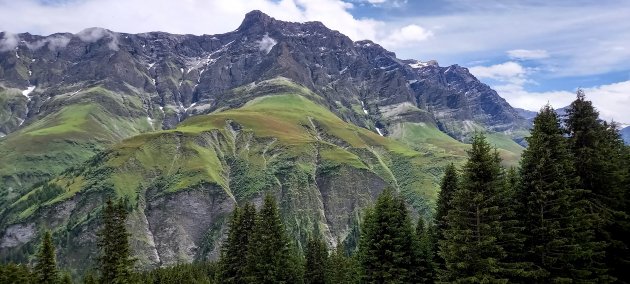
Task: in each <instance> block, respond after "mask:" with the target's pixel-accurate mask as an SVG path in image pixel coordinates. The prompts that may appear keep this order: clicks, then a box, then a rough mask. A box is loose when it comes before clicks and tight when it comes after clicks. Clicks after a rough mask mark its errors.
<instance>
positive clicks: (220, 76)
mask: <svg viewBox="0 0 630 284" xmlns="http://www.w3.org/2000/svg"><path fill="white" fill-rule="evenodd" d="M6 36H8V35H7V34H4V33H0V38H4V37H6ZM17 37H18V39H19V43H18V44H17V47H15V48H14V49H10V50H5V51H2V52H0V137H2V138H0V256H1V258H2V260H6V261H8V260H13V261H26V260H27V259H29V257H30V256H32V255H33V254H35V252H36V249H37V247H38V244H39V243H40V240H41V239H42V237H43V236H44V231H45V230H50V231H51V232H52V239H53V240H54V242H55V243H56V244H59V245H58V246H57V248H58V252H57V253H58V260H59V263H60V265H62V266H64V267H73V268H76V269H79V270H85V269H88V268H89V267H90V266H91V265H93V264H94V261H95V260H94V258H93V255H94V254H95V251H96V246H95V243H96V240H97V232H98V228H99V226H100V222H101V219H100V215H101V211H102V210H103V208H104V207H103V205H104V204H105V201H106V200H107V199H109V198H112V199H117V198H123V200H124V201H125V206H126V207H127V208H128V210H129V212H130V213H129V216H128V219H127V223H126V227H127V228H128V230H129V232H130V244H131V250H132V251H133V252H134V253H133V255H134V256H135V257H136V258H137V259H138V261H137V262H136V265H137V266H139V267H141V268H152V267H158V266H168V265H173V264H177V263H185V262H192V261H194V260H205V259H216V258H217V257H218V256H219V252H220V245H221V243H222V242H223V241H224V240H225V238H226V237H227V235H226V232H227V228H228V222H229V219H230V216H231V212H232V210H233V209H234V208H235V206H236V205H237V204H244V203H245V202H253V203H254V204H255V205H257V207H260V206H261V204H262V203H263V199H264V196H265V194H267V193H269V194H271V195H272V196H274V197H275V199H276V200H278V203H279V210H280V213H281V217H282V220H283V221H284V222H285V224H287V229H288V232H289V235H290V237H292V238H293V239H295V240H297V243H296V245H297V246H299V247H303V246H305V245H306V243H307V239H308V237H309V236H310V234H311V232H312V231H313V230H314V229H315V230H316V231H317V232H320V233H321V236H322V237H323V239H324V241H325V242H326V243H327V244H329V245H335V244H337V242H338V241H339V242H343V243H344V244H346V246H347V247H350V248H353V247H356V246H357V244H358V235H359V223H360V221H361V220H362V218H363V217H364V216H363V215H364V211H363V209H364V208H365V207H366V206H368V205H370V204H372V203H373V202H374V201H375V200H376V198H377V196H378V195H379V194H380V193H381V192H382V191H383V190H384V189H385V188H391V189H393V190H394V191H396V192H398V193H400V195H401V196H402V197H403V198H404V200H405V201H406V203H407V204H408V205H409V209H410V211H411V212H412V214H413V215H414V216H421V217H422V218H424V219H426V220H429V218H431V216H432V215H433V212H434V210H435V209H434V207H435V203H436V199H437V195H438V189H439V183H440V179H441V178H442V175H443V171H444V170H443V169H444V167H445V166H446V165H448V164H450V163H451V162H452V163H455V164H456V165H461V164H462V163H463V162H464V160H465V159H466V150H467V149H469V148H470V145H469V144H468V143H470V142H471V141H472V137H473V136H474V134H475V133H476V132H484V133H485V135H486V139H487V140H488V142H489V144H490V145H492V146H494V147H497V148H498V151H499V154H500V155H501V157H502V158H503V160H504V163H506V164H508V165H515V164H516V163H517V162H518V159H519V158H520V155H521V152H522V151H523V150H524V148H523V146H522V145H525V144H526V142H525V141H524V137H525V136H526V135H527V134H528V128H529V126H530V123H531V121H529V122H528V118H530V117H522V116H521V114H519V111H518V110H516V109H514V108H512V107H511V106H510V105H509V104H508V103H507V102H506V101H505V100H504V99H503V98H501V97H500V96H499V95H498V94H497V93H496V92H495V91H494V90H492V89H491V88H490V87H488V86H487V85H485V84H483V83H481V82H480V81H479V80H477V79H476V78H475V77H474V76H473V75H471V74H470V73H469V71H468V69H466V68H464V67H461V66H458V65H452V66H445V67H442V66H440V65H439V64H438V63H437V62H435V61H432V60H427V61H420V60H412V59H400V58H397V57H396V54H394V53H393V52H390V51H388V50H386V49H384V48H383V47H381V46H380V45H378V44H377V43H374V42H371V41H352V40H351V39H350V38H348V37H347V36H345V35H343V34H341V33H339V32H337V31H334V30H330V29H328V28H327V27H325V26H324V25H323V24H322V23H319V22H306V23H293V22H284V21H279V20H276V19H274V18H271V17H269V16H267V15H266V14H264V13H262V12H260V11H252V12H250V13H248V14H247V15H246V16H245V19H244V20H243V22H242V24H241V25H240V26H239V27H238V28H237V29H236V30H235V31H232V32H228V33H225V34H217V35H201V36H197V35H176V34H168V33H163V32H151V33H142V34H125V33H117V32H113V31H109V30H105V29H101V28H89V29H86V30H83V31H82V32H80V33H77V34H70V33H58V34H52V35H49V36H39V35H31V34H28V33H23V34H19V35H17Z"/></svg>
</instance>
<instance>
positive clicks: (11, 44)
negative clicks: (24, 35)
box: [0, 31, 20, 52]
mask: <svg viewBox="0 0 630 284" xmlns="http://www.w3.org/2000/svg"><path fill="white" fill-rule="evenodd" d="M19 41H20V38H19V37H18V36H17V35H15V34H12V33H10V32H6V31H5V32H4V34H3V35H2V39H0V52H5V51H8V50H12V49H14V48H15V47H16V46H18V42H19Z"/></svg>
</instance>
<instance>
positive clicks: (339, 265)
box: [327, 240, 360, 284]
mask: <svg viewBox="0 0 630 284" xmlns="http://www.w3.org/2000/svg"><path fill="white" fill-rule="evenodd" d="M359 270H360V267H359V263H358V261H357V260H356V258H353V257H349V256H347V255H346V249H345V248H344V247H343V243H342V242H340V241H339V240H337V247H335V249H334V250H333V251H332V253H331V254H330V258H329V265H328V273H327V280H328V283H335V284H336V283H340V284H353V283H359Z"/></svg>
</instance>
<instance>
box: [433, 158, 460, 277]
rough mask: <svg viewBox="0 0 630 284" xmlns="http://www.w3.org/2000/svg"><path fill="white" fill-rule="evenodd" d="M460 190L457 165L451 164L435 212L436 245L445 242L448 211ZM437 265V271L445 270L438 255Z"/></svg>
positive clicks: (443, 181) (446, 171)
mask: <svg viewBox="0 0 630 284" xmlns="http://www.w3.org/2000/svg"><path fill="white" fill-rule="evenodd" d="M458 188H459V176H458V174H457V169H455V165H453V164H452V163H451V164H449V165H448V166H447V167H446V169H445V171H444V177H442V183H441V184H440V193H439V195H438V200H437V205H436V210H435V226H436V230H435V231H436V234H435V239H436V240H435V241H436V244H437V243H439V242H440V241H444V232H445V231H446V229H447V228H448V222H447V220H446V216H447V215H448V211H449V210H450V209H451V204H450V202H451V199H452V198H453V194H454V193H455V192H456V191H457V190H458ZM435 265H436V269H444V268H445V267H444V259H443V258H442V256H440V255H439V254H437V253H436V254H435Z"/></svg>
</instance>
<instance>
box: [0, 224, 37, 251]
mask: <svg viewBox="0 0 630 284" xmlns="http://www.w3.org/2000/svg"><path fill="white" fill-rule="evenodd" d="M33 237H35V224H33V223H28V224H15V225H12V226H9V227H8V228H7V229H6V230H5V232H4V236H2V239H1V240H0V249H2V248H12V247H15V246H18V245H21V244H23V243H26V242H29V241H31V240H32V239H33Z"/></svg>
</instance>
